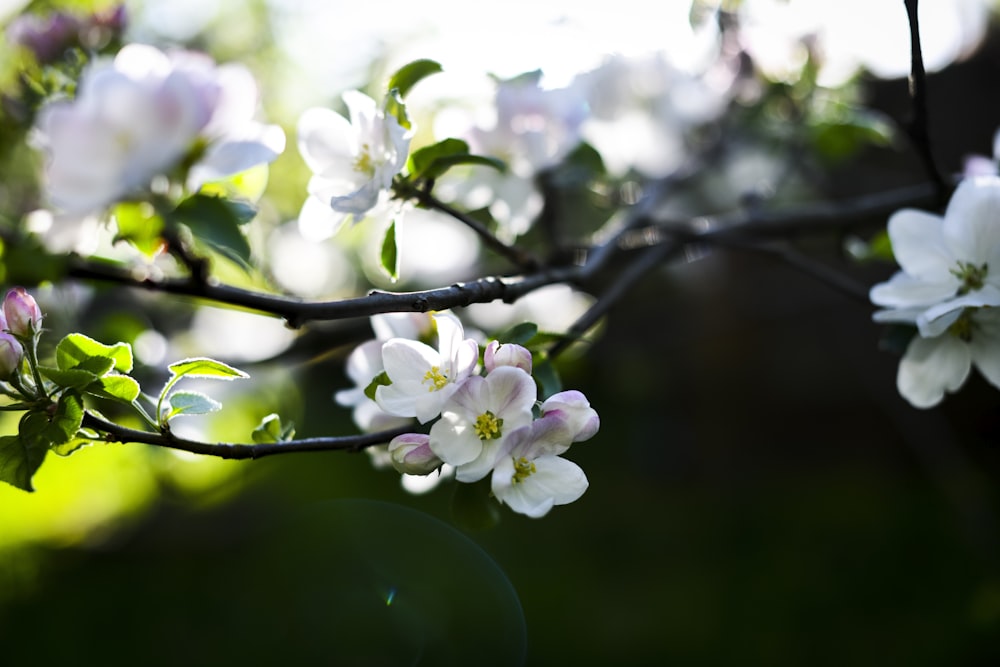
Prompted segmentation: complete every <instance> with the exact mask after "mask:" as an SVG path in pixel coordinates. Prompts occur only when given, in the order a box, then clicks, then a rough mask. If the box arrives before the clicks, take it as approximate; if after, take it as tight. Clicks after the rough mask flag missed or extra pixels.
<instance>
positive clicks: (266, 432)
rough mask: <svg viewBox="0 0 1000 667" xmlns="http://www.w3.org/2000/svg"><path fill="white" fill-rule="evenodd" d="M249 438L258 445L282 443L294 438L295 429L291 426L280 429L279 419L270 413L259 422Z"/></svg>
mask: <svg viewBox="0 0 1000 667" xmlns="http://www.w3.org/2000/svg"><path fill="white" fill-rule="evenodd" d="M250 437H251V438H252V439H253V441H254V442H256V443H259V444H265V443H269V442H284V441H285V440H291V439H292V438H294V437H295V427H294V426H292V425H291V424H289V425H288V426H284V427H282V425H281V417H279V416H278V415H276V414H274V413H271V414H269V415H268V416H266V417H264V418H263V419H262V420H261V421H260V424H259V425H258V426H257V428H255V429H254V430H253V433H252V434H251V436H250Z"/></svg>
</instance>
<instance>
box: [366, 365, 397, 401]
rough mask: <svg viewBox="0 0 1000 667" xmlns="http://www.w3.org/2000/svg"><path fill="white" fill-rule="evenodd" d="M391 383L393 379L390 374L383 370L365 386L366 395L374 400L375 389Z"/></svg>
mask: <svg viewBox="0 0 1000 667" xmlns="http://www.w3.org/2000/svg"><path fill="white" fill-rule="evenodd" d="M390 384H392V380H390V379H389V374H388V373H386V372H385V371H382V372H381V373H379V374H378V375H376V376H375V377H374V378H372V381H371V382H369V383H368V386H367V387H365V396H367V397H368V398H370V399H372V400H373V401H374V400H375V390H376V389H378V388H379V387H388V386H389V385H390Z"/></svg>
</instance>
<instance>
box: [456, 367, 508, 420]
mask: <svg viewBox="0 0 1000 667" xmlns="http://www.w3.org/2000/svg"><path fill="white" fill-rule="evenodd" d="M447 409H451V410H453V411H454V412H456V413H459V414H461V415H463V416H464V417H466V418H469V419H475V418H476V417H477V416H478V415H480V414H482V413H484V412H486V411H487V410H493V412H494V414H495V413H496V409H495V408H494V407H492V404H491V403H490V402H489V394H488V391H487V386H486V378H484V377H481V376H479V375H473V376H472V377H469V378H467V379H466V380H465V381H464V382H462V384H461V386H459V388H458V390H457V391H456V392H455V393H454V394H452V396H451V400H450V401H449V407H448V408H446V410H447Z"/></svg>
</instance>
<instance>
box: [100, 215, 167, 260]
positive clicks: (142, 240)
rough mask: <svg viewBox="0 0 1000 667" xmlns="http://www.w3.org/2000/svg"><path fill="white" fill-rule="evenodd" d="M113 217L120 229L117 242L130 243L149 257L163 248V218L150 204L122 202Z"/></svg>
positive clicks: (116, 237)
mask: <svg viewBox="0 0 1000 667" xmlns="http://www.w3.org/2000/svg"><path fill="white" fill-rule="evenodd" d="M112 215H113V216H114V219H115V225H116V226H117V227H118V234H117V235H116V236H115V239H116V240H123V241H128V242H129V243H131V244H132V245H133V246H135V247H136V248H137V249H138V250H139V251H140V252H142V253H143V254H145V255H146V256H147V257H152V256H154V255H156V253H158V252H159V251H160V249H161V248H162V247H163V239H162V238H161V234H162V233H163V218H161V217H160V215H159V214H158V213H157V212H156V209H155V208H153V205H152V204H150V203H149V202H122V203H121V204H118V205H117V206H115V208H114V209H113V210H112Z"/></svg>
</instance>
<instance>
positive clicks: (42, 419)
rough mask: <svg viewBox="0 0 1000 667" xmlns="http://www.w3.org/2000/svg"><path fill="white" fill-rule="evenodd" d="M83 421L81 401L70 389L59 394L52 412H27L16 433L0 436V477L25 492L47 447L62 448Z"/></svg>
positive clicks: (32, 488)
mask: <svg viewBox="0 0 1000 667" xmlns="http://www.w3.org/2000/svg"><path fill="white" fill-rule="evenodd" d="M82 423H83V400H82V399H81V398H80V395H79V394H77V393H75V392H73V391H66V392H64V393H63V395H62V396H60V397H59V402H58V403H57V404H56V408H55V411H54V412H52V413H51V414H49V412H48V411H41V410H40V411H32V412H26V413H25V414H24V416H23V417H21V421H20V422H19V423H18V429H17V430H18V433H17V435H16V436H3V437H0V480H2V481H4V482H7V483H8V484H12V485H14V486H16V487H17V488H19V489H23V490H25V491H34V490H35V488H34V486H33V485H32V483H31V479H32V477H34V475H35V472H36V471H37V470H38V468H40V467H41V465H42V462H43V461H44V460H45V455H46V454H47V453H48V451H49V449H54V448H60V449H65V446H66V445H67V444H69V443H70V442H71V441H72V440H73V439H74V437H75V436H76V434H77V432H78V431H79V430H80V425H81V424H82Z"/></svg>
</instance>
